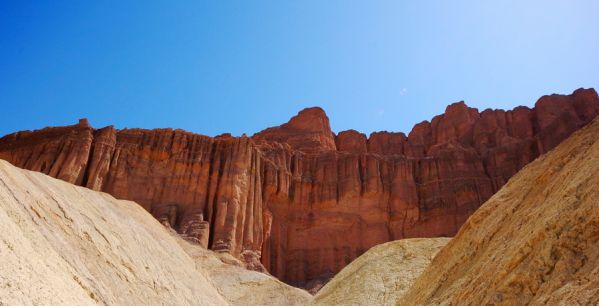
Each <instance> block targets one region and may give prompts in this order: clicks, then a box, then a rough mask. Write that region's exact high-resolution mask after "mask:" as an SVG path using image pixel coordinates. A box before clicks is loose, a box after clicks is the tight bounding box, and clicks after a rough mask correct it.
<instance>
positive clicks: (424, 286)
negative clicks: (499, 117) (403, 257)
mask: <svg viewBox="0 0 599 306" xmlns="http://www.w3.org/2000/svg"><path fill="white" fill-rule="evenodd" d="M436 304H442V305H598V304H599V119H595V120H594V121H593V122H592V123H590V124H589V125H588V126H586V127H585V128H583V129H582V130H580V131H579V132H576V133H575V134H573V135H572V136H571V137H570V138H569V139H567V140H566V141H565V142H563V143H562V144H560V145H559V146H558V147H556V148H555V149H554V150H553V151H551V152H549V153H548V154H547V155H545V156H543V157H541V158H539V159H537V160H536V161H534V162H533V163H531V164H529V165H528V166H526V167H525V168H524V169H523V170H521V171H520V172H519V173H518V174H517V175H516V176H514V177H513V178H512V179H511V180H510V181H509V183H508V184H507V185H505V186H504V187H503V188H502V189H501V190H500V191H499V192H498V193H497V194H495V195H494V196H493V197H492V198H491V199H490V200H489V201H487V202H486V203H485V204H484V205H483V206H482V207H481V208H480V209H479V210H478V211H477V212H476V213H475V214H474V215H472V216H471V217H470V219H469V220H468V221H467V222H466V223H465V224H464V226H463V227H462V228H461V230H460V231H459V233H458V234H457V236H456V237H455V238H454V239H452V240H451V241H450V242H449V243H448V244H447V246H446V247H445V248H443V249H442V250H441V251H440V252H439V253H438V254H437V256H436V257H435V258H434V259H433V261H432V262H431V265H430V266H429V267H428V268H427V269H426V270H425V271H424V272H423V274H422V275H421V276H420V277H419V278H418V279H417V280H416V282H415V284H414V286H413V287H412V288H411V289H410V290H409V291H408V292H407V293H406V294H405V295H404V296H403V298H402V299H400V300H399V301H398V305H436Z"/></svg>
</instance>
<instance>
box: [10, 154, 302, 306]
mask: <svg viewBox="0 0 599 306" xmlns="http://www.w3.org/2000/svg"><path fill="white" fill-rule="evenodd" d="M219 256H221V255H219ZM0 269H1V271H2V273H0V305H302V304H305V303H306V302H307V301H308V300H309V299H310V298H311V297H310V295H309V294H308V293H306V292H305V291H302V290H299V289H295V288H292V287H289V286H287V285H285V284H283V283H281V282H279V281H278V280H276V279H274V278H273V277H270V276H268V275H265V274H262V273H258V272H253V271H248V270H245V269H243V268H241V267H237V266H234V265H231V264H225V263H223V262H222V261H221V260H219V259H217V256H216V255H215V254H214V253H212V252H211V251H207V250H205V249H202V248H201V247H199V246H195V245H191V244H189V243H187V242H185V241H183V240H182V239H180V238H178V237H176V236H174V235H172V234H171V233H170V232H169V231H168V230H166V229H165V228H164V227H163V226H162V225H160V224H159V223H158V221H156V220H155V219H154V218H153V217H152V216H151V215H150V214H148V213H147V212H146V211H145V210H144V209H143V208H141V207H140V206H139V205H137V204H135V203H134V202H130V201H121V200H116V199H114V198H113V197H112V196H110V195H108V194H105V193H100V192H96V191H92V190H89V189H86V188H82V187H77V186H74V185H71V184H68V183H65V182H63V181H59V180H56V179H53V178H50V177H48V176H46V175H43V174H41V173H36V172H30V171H26V170H21V169H18V168H15V167H13V166H12V165H10V164H9V163H7V162H5V161H3V160H0ZM250 297H251V298H250Z"/></svg>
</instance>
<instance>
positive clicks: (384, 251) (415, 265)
mask: <svg viewBox="0 0 599 306" xmlns="http://www.w3.org/2000/svg"><path fill="white" fill-rule="evenodd" d="M448 241H449V238H415V239H403V240H397V241H392V242H387V243H384V244H381V245H377V246H375V247H373V248H371V249H370V250H368V251H367V252H366V253H364V254H363V255H362V256H360V257H358V258H357V259H356V260H354V261H353V262H352V263H350V264H349V265H348V266H347V267H345V268H344V269H343V270H341V272H339V274H337V275H336V276H335V277H334V278H333V279H332V280H331V281H330V282H329V283H327V284H326V285H325V286H324V287H323V288H322V289H321V290H320V291H319V292H318V293H317V294H316V296H315V297H314V301H313V302H312V303H311V305H393V304H395V301H397V299H398V297H400V296H401V295H402V294H403V293H404V292H405V291H407V290H408V288H409V287H410V286H411V285H412V283H413V282H414V280H415V279H416V278H417V277H418V276H419V275H420V273H422V271H423V270H424V269H425V268H426V266H427V265H428V264H429V263H430V261H431V260H432V259H433V257H434V256H435V254H437V252H438V251H439V250H440V249H441V248H442V247H443V246H444V245H445V244H446V243H447V242H448Z"/></svg>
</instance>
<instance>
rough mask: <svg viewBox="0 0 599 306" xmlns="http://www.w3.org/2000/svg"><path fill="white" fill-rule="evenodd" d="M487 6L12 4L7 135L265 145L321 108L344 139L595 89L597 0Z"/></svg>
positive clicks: (0, 99) (4, 97) (3, 52)
mask: <svg viewBox="0 0 599 306" xmlns="http://www.w3.org/2000/svg"><path fill="white" fill-rule="evenodd" d="M9 2H12V3H9ZM483 2H484V3H483ZM489 3H491V1H474V0H473V1H345V0H344V1H328V0H327V1H237V2H227V1H205V2H203V1H2V2H1V4H0V103H1V108H0V109H1V110H2V121H1V123H0V134H1V135H4V134H6V133H9V132H14V131H17V130H22V129H37V128H42V127H44V126H53V125H65V124H72V123H74V122H76V120H77V119H78V118H80V117H88V118H89V119H90V122H91V124H92V125H93V126H95V127H102V126H105V125H111V124H113V125H115V126H116V127H119V128H123V127H144V128H154V127H175V128H183V129H186V130H189V131H193V132H198V133H202V134H206V135H217V134H220V133H223V132H231V133H233V134H234V135H240V134H242V133H244V132H245V133H247V134H253V133H254V132H257V131H259V130H261V129H263V128H265V127H268V126H273V125H278V124H280V123H283V122H285V121H287V119H288V118H289V117H291V116H292V115H294V114H296V113H297V111H299V110H300V109H302V108H304V107H308V106H315V105H317V106H321V107H323V108H324V109H325V110H326V111H327V113H328V115H329V118H330V119H331V124H332V127H333V130H334V131H337V132H338V131H341V130H344V129H349V128H354V129H357V130H359V131H362V132H365V133H367V134H368V133H370V132H372V131H376V130H389V131H404V132H406V131H409V130H410V129H411V127H412V126H413V125H414V124H415V123H417V122H420V121H422V120H425V119H430V118H431V117H432V116H433V115H436V114H439V113H442V112H443V110H444V109H445V106H446V105H447V104H449V103H452V102H455V101H459V100H465V101H466V103H467V104H469V105H471V106H474V107H478V108H479V109H481V110H482V109H485V108H488V107H491V108H512V107H514V106H516V105H528V106H532V105H533V104H534V102H535V101H536V99H537V98H538V97H539V96H541V95H543V94H550V93H570V92H572V91H573V90H574V89H576V88H579V87H599V17H598V16H599V1H596V0H592V1H591V0H589V1H575V0H569V1H566V0H564V1H546V0H543V1H541V0H539V1H493V3H495V4H489Z"/></svg>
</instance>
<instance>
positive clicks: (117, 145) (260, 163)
mask: <svg viewBox="0 0 599 306" xmlns="http://www.w3.org/2000/svg"><path fill="white" fill-rule="evenodd" d="M597 114H599V98H598V97H597V93H596V92H595V91H594V90H593V89H579V90H576V91H575V92H574V93H573V94H571V95H551V96H544V97H542V98H541V99H539V101H538V102H537V103H536V105H535V107H534V108H533V109H529V108H526V107H517V108H515V109H513V110H511V111H503V110H485V111H483V112H479V111H478V110H477V109H475V108H470V107H468V106H467V105H466V104H465V103H463V102H459V103H455V104H452V105H450V106H448V107H447V109H446V111H445V113H444V114H442V115H439V116H436V117H435V118H433V120H432V121H431V122H428V121H424V122H422V123H419V124H417V125H416V126H415V127H414V129H413V130H412V131H411V132H410V133H409V134H408V136H406V135H405V134H403V133H390V132H377V133H373V134H371V135H370V137H368V138H367V137H366V136H365V135H363V134H360V133H359V132H356V131H353V130H350V131H344V132H341V133H339V134H338V135H335V134H334V133H333V132H332V131H331V128H330V126H329V120H328V118H327V116H326V114H325V113H324V111H323V110H322V109H320V108H309V109H305V110H303V111H301V112H299V113H298V115H297V116H295V117H293V118H292V119H291V120H290V121H289V122H288V123H286V124H283V125H281V126H278V127H272V128H269V129H266V130H264V131H262V132H259V133H257V134H255V135H254V136H252V137H245V136H244V137H232V136H230V135H222V136H219V137H214V138H212V137H207V136H202V135H197V134H193V133H189V132H185V131H182V130H172V129H156V130H142V129H124V130H116V129H114V128H112V127H105V128H102V129H94V128H92V127H91V126H90V125H89V124H88V123H87V122H86V121H82V122H80V123H79V124H77V125H73V126H67V127H56V128H46V129H42V130H38V131H33V132H30V131H25V132H18V133H15V134H11V135H7V136H5V137H3V138H2V139H0V158H2V159H6V160H8V161H10V162H11V163H13V164H14V165H16V166H18V167H21V168H26V169H30V170H35V171H41V172H43V173H46V174H49V175H51V176H54V177H57V178H60V179H62V180H65V181H68V182H71V183H75V184H78V185H82V186H86V187H89V188H91V189H94V190H100V191H104V192H108V193H110V194H112V195H114V196H115V197H117V198H121V199H128V200H133V201H136V202H137V203H140V204H141V205H142V206H143V207H144V208H145V209H146V210H148V211H149V212H151V213H152V214H153V215H154V216H155V217H156V218H157V219H159V220H160V221H161V222H162V223H163V224H164V225H166V226H170V227H172V228H173V229H175V230H176V231H178V232H179V233H180V234H181V235H182V236H183V237H185V238H186V239H188V240H190V241H194V242H197V243H200V244H202V245H206V246H208V248H210V249H213V250H216V251H221V252H228V253H230V254H232V255H233V256H235V257H237V258H240V259H242V260H243V261H245V262H246V263H247V265H248V267H250V268H252V269H256V270H264V268H266V270H268V271H269V272H270V273H272V274H273V275H275V276H277V277H279V278H281V279H283V280H285V281H286V282H288V283H291V284H296V285H305V284H306V282H307V281H309V280H312V279H318V278H320V277H322V276H323V275H331V274H332V273H336V272H338V271H339V270H340V269H341V268H343V267H344V266H345V265H347V264H348V263H349V262H351V261H352V260H353V259H355V258H356V257H357V256H359V255H361V254H362V253H364V252H365V251H366V250H368V249H369V248H370V247H372V246H374V245H376V244H380V243H383V242H387V241H390V240H395V239H400V238H410V237H436V236H452V235H454V234H455V233H456V232H457V230H458V229H459V227H460V226H461V225H462V224H463V223H464V221H465V220H466V219H467V218H468V217H469V216H470V215H471V214H472V213H473V212H474V211H475V210H476V209H477V208H478V207H479V206H480V205H481V204H482V203H483V202H484V201H485V200H487V199H488V198H489V197H490V196H491V195H493V194H494V193H495V192H496V191H497V190H499V188H500V187H501V186H503V185H504V184H505V183H506V182H507V181H508V179H509V178H510V177H511V176H512V175H514V174H515V173H516V172H517V171H518V170H519V169H521V168H522V167H523V166H524V165H526V164H527V163H529V162H531V161H532V160H533V159H535V158H536V157H538V156H539V155H540V154H542V153H545V152H547V151H549V150H551V149H552V148H553V147H555V146H556V145H557V144H559V143H560V142H561V141H562V140H564V139H565V138H567V137H568V136H569V135H570V134H571V133H572V132H574V131H576V130H577V129H579V128H580V127H582V126H584V125H585V124H586V123H588V122H590V121H591V120H592V119H593V118H594V117H595V116H596V115H597Z"/></svg>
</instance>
